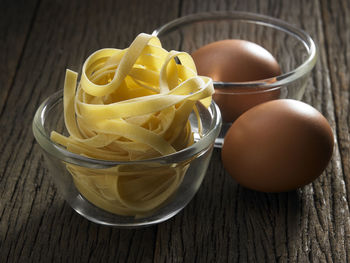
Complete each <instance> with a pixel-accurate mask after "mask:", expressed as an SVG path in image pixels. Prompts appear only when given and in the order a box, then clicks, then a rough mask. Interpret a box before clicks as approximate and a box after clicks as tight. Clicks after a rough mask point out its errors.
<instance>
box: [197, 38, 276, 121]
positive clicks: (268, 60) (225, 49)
mask: <svg viewBox="0 0 350 263" xmlns="http://www.w3.org/2000/svg"><path fill="white" fill-rule="evenodd" d="M192 57H193V60H194V62H195V64H196V67H197V71H198V74H199V75H203V76H208V77H211V78H212V79H213V80H214V81H222V82H252V81H259V80H264V79H270V78H273V77H275V76H278V75H280V74H281V68H280V66H279V64H278V62H277V61H276V59H275V58H274V57H273V56H272V54H271V53H270V52H269V51H267V50H266V49H265V48H263V47H261V46H259V45H257V44H255V43H253V42H250V41H246V40H241V39H226V40H220V41H216V42H212V43H210V44H208V45H205V46H203V47H201V48H199V49H198V50H196V51H195V52H193V53H192ZM274 80H275V79H272V81H274ZM269 81H271V79H270V80H269ZM257 89H258V90H257ZM257 89H256V88H252V87H249V84H247V87H244V86H243V87H239V88H238V87H225V88H218V87H215V94H214V96H213V99H214V101H215V102H216V103H217V104H218V106H219V108H220V110H221V113H222V119H223V121H224V122H233V121H234V120H235V119H237V118H238V116H239V115H241V114H242V113H243V112H244V111H246V110H247V109H249V108H251V107H253V106H255V105H257V104H260V103H262V102H266V101H268V100H272V99H278V98H279V96H280V90H279V89H276V88H275V89H271V90H266V89H265V90H262V88H257Z"/></svg>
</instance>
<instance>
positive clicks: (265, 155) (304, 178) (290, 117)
mask: <svg viewBox="0 0 350 263" xmlns="http://www.w3.org/2000/svg"><path fill="white" fill-rule="evenodd" d="M333 146H334V137H333V133H332V129H331V127H330V125H329V123H328V121H327V120H326V118H325V117H324V116H323V115H322V114H321V113H320V112H318V111H317V110H316V109H315V108H313V107H311V106H310V105H308V104H306V103H303V102H301V101H296V100H290V99H279V100H273V101H269V102H265V103H263V104H260V105H257V106H255V107H253V108H251V109H249V110H248V111H246V112H245V113H243V114H242V115H241V116H240V117H239V118H238V119H237V120H236V121H235V122H234V123H233V124H232V126H231V127H230V129H229V130H228V132H227V133H226V136H225V138H224V144H223V148H222V152H221V156H222V162H223V165H224V167H225V169H226V170H227V172H228V173H229V174H230V175H231V176H232V177H233V178H234V179H235V180H236V181H237V182H238V183H239V184H241V185H243V186H245V187H247V188H250V189H253V190H258V191H262V192H284V191H290V190H294V189H296V188H299V187H301V186H304V185H306V184H308V183H310V182H312V181H313V180H314V179H316V178H317V177H318V176H319V175H320V174H321V173H322V172H323V171H324V169H325V168H326V166H327V164H328V162H329V161H330V159H331V156H332V152H333Z"/></svg>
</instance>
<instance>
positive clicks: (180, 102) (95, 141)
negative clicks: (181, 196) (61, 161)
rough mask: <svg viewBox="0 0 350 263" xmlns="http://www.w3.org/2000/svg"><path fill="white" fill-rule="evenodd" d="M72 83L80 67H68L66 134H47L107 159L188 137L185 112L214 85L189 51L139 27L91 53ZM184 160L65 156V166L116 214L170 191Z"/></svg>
mask: <svg viewBox="0 0 350 263" xmlns="http://www.w3.org/2000/svg"><path fill="white" fill-rule="evenodd" d="M176 61H180V63H178V62H176ZM77 84H78V74H77V73H76V72H73V71H71V70H67V71H66V79H65V84H64V98H63V101H64V119H65V125H66V128H67V131H68V133H69V136H68V137H67V136H64V135H62V134H59V133H57V132H55V131H54V132H52V133H51V139H52V140H53V141H54V142H55V143H57V144H60V145H62V146H64V147H66V148H67V150H69V151H71V152H74V153H76V154H81V155H83V156H87V157H90V158H95V159H102V160H112V161H131V160H144V159H149V158H154V157H159V156H164V155H168V154H172V153H175V152H176V151H179V150H181V149H184V148H186V147H188V146H190V145H191V144H193V143H194V140H193V134H192V130H191V125H190V122H189V120H188V118H189V115H190V113H191V112H192V111H194V112H195V114H196V115H197V116H198V113H197V110H196V107H195V103H196V102H197V101H201V102H202V103H203V104H204V105H206V106H208V105H209V104H210V101H211V95H212V94H213V91H214V89H213V83H212V80H211V79H210V78H207V77H203V76H198V75H197V71H196V67H195V65H194V62H193V60H192V58H191V56H190V55H188V54H187V53H184V52H178V51H170V52H168V51H166V50H165V49H163V48H162V46H161V43H160V41H159V39H158V38H157V37H155V36H152V35H148V34H144V33H142V34H139V35H138V36H137V37H136V38H135V40H134V41H133V42H132V43H131V45H130V46H129V47H128V48H126V49H122V50H121V49H110V48H109V49H101V50H98V51H96V52H95V53H93V54H92V55H90V57H88V59H87V60H86V61H85V63H84V65H83V69H82V73H81V78H80V82H79V84H78V85H77ZM198 120H199V122H200V119H199V118H198ZM199 127H200V123H199ZM188 165H189V164H188V161H187V162H183V163H178V164H171V165H169V164H167V165H161V164H154V163H153V164H150V165H145V164H142V165H141V164H139V165H135V164H133V165H127V164H124V165H117V166H116V167H112V168H108V169H90V168H84V167H80V166H77V165H73V164H67V169H68V171H69V172H70V173H71V174H72V176H73V180H74V183H75V185H76V187H77V189H78V190H79V191H80V193H81V194H82V195H83V196H84V197H85V198H86V199H87V200H89V201H90V202H91V203H93V204H95V205H96V206H98V207H100V208H101V209H104V210H106V211H108V212H111V213H115V214H119V215H128V216H144V215H147V214H150V213H152V212H153V211H154V210H155V209H157V208H158V207H159V206H160V205H161V204H163V203H164V202H165V201H166V200H167V199H168V198H169V197H170V196H171V195H172V194H173V193H174V192H175V191H176V189H177V188H178V187H179V185H180V184H181V182H182V179H183V177H184V174H185V173H186V170H187V168H188Z"/></svg>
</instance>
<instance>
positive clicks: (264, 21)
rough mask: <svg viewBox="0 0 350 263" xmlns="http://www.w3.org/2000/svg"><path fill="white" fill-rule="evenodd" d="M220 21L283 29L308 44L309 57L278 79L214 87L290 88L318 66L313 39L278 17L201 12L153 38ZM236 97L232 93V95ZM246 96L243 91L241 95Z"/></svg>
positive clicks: (177, 21) (162, 29) (166, 26)
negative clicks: (190, 26)
mask: <svg viewBox="0 0 350 263" xmlns="http://www.w3.org/2000/svg"><path fill="white" fill-rule="evenodd" d="M219 19H234V20H241V21H246V22H248V23H256V24H259V25H262V26H267V27H270V28H275V29H277V30H281V31H283V32H284V33H286V34H288V35H291V36H293V37H295V38H297V39H298V40H299V41H301V42H302V44H303V45H304V47H305V49H306V51H307V53H308V57H307V58H306V59H305V60H304V62H303V63H301V64H300V65H298V66H297V67H296V68H294V69H293V70H291V71H289V72H285V73H283V74H281V75H279V76H275V77H272V78H268V79H263V80H257V81H248V82H221V81H214V87H217V88H225V87H244V88H247V89H249V88H252V89H253V88H257V87H258V88H259V89H260V88H262V89H270V88H278V87H280V86H282V85H287V84H289V83H291V82H293V81H295V80H296V79H299V78H301V77H303V76H304V75H306V74H308V73H309V72H310V71H311V70H312V69H313V67H314V66H315V64H316V61H317V57H318V48H317V45H316V43H315V42H314V40H313V39H312V38H311V36H310V35H309V34H308V33H306V32H305V31H304V30H302V29H300V28H298V27H296V26H294V25H292V24H290V23H288V22H286V21H284V20H281V19H278V18H274V17H271V16H267V15H262V14H257V13H251V12H242V11H212V12H200V13H193V14H189V15H185V16H182V17H179V18H176V19H174V20H171V21H169V22H168V23H166V24H164V25H162V26H160V27H158V28H157V29H155V30H154V31H153V32H152V35H154V36H157V37H158V36H159V35H160V34H162V33H167V31H169V30H172V29H173V28H175V27H179V26H183V25H188V24H191V23H193V22H199V21H203V20H219ZM228 94H232V92H230V93H228ZM240 94H242V92H240Z"/></svg>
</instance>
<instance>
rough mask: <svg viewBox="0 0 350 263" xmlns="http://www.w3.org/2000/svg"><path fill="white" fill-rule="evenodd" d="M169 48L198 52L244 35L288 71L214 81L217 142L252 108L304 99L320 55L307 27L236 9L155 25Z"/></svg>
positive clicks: (154, 33)
mask: <svg viewBox="0 0 350 263" xmlns="http://www.w3.org/2000/svg"><path fill="white" fill-rule="evenodd" d="M153 35H156V36H157V37H158V38H159V39H160V41H161V42H162V45H163V47H164V48H165V49H167V50H171V49H173V50H182V51H185V52H188V53H190V54H191V53H192V52H194V51H195V50H197V49H198V48H200V47H202V46H204V45H206V44H208V43H211V42H214V41H219V40H224V39H243V40H248V41H251V42H254V43H256V44H258V45H260V46H262V47H264V48H265V49H266V50H268V51H269V52H270V53H271V54H272V55H273V56H274V57H275V58H276V60H277V61H278V63H279V64H280V67H281V71H282V74H281V75H279V76H276V77H274V78H270V79H264V80H259V81H252V82H214V87H215V94H214V96H213V98H214V100H215V101H216V103H217V104H218V106H219V108H220V110H221V114H222V119H223V125H222V130H221V132H220V134H219V136H218V138H217V139H216V142H215V145H216V146H217V147H222V144H223V138H224V136H225V134H226V132H227V130H228V129H229V127H230V126H231V124H232V122H233V121H234V120H235V119H236V118H238V117H239V116H240V115H241V114H242V113H243V112H244V111H246V110H247V109H249V108H251V107H253V106H255V105H257V104H259V103H262V102H265V101H268V100H272V99H280V98H290V99H296V100H301V99H302V97H303V94H304V92H305V88H306V86H307V79H308V76H309V73H310V71H311V70H312V68H313V67H314V65H315V63H316V59H317V48H316V45H315V43H314V41H313V40H312V38H311V37H310V36H309V35H308V34H307V33H306V32H304V31H303V30H300V29H298V28H296V27H295V26H293V25H290V24H288V23H286V22H284V21H282V20H279V19H275V18H272V17H268V16H264V15H259V14H254V13H246V12H234V11H223V12H222V11H219V12H208V13H197V14H192V15H188V16H184V17H180V18H178V19H175V20H173V21H171V22H169V23H167V24H165V25H163V26H161V27H159V28H158V29H156V30H154V32H153Z"/></svg>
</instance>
